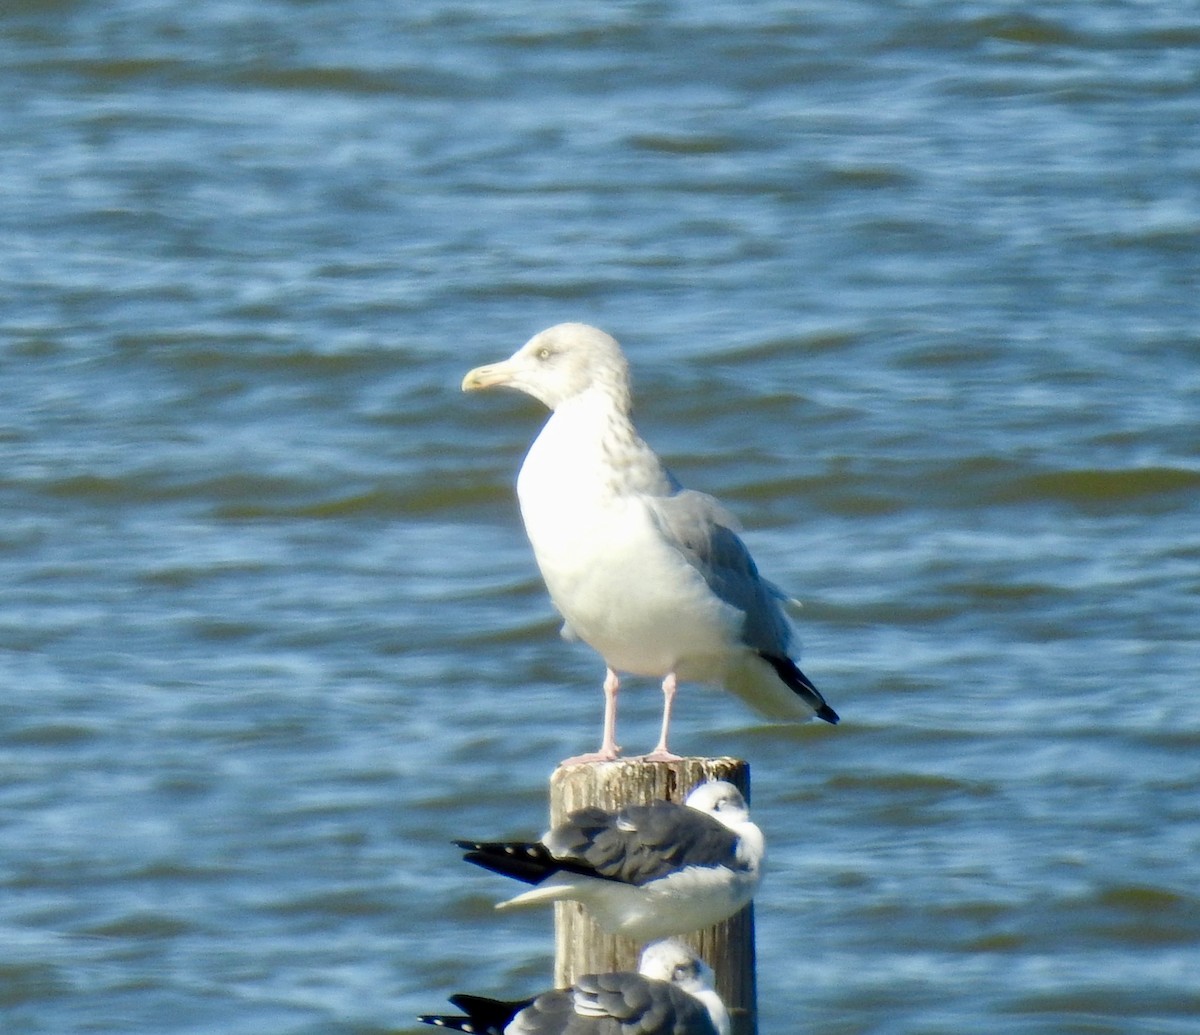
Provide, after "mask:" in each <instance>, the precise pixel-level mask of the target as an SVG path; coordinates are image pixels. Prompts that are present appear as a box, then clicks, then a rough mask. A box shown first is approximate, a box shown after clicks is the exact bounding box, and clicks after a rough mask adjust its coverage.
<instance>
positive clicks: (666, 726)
mask: <svg viewBox="0 0 1200 1035" xmlns="http://www.w3.org/2000/svg"><path fill="white" fill-rule="evenodd" d="M662 689H663V718H662V732H661V733H660V734H659V736H658V744H657V745H656V746H655V748H654V750H653V751H651V752H650V754H648V755H646V756H645V760H646V761H647V762H677V761H679V758H680V756H679V755H673V754H671V752H670V750H669V749H668V748H667V734H668V733H669V732H670V729H671V707H672V705H674V703H675V689H676V687H675V673H674V672H668V673H667V678H666V679H664V680H663V684H662Z"/></svg>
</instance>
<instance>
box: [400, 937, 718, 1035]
mask: <svg viewBox="0 0 1200 1035" xmlns="http://www.w3.org/2000/svg"><path fill="white" fill-rule="evenodd" d="M450 1002H452V1003H453V1004H454V1005H455V1006H457V1007H458V1008H459V1009H460V1010H462V1011H463V1014H462V1015H456V1016H451V1015H434V1014H426V1015H423V1016H422V1017H421V1018H420V1020H422V1021H423V1022H424V1023H426V1024H433V1025H436V1026H438V1027H440V1028H448V1029H451V1030H454V1031H463V1032H470V1033H472V1035H730V1031H731V1022H730V1019H729V1012H728V1010H726V1008H725V1004H724V1003H723V1002H722V1001H721V999H720V997H719V996H718V995H717V993H716V992H715V991H714V990H713V988H712V971H711V970H710V969H709V967H708V965H707V964H706V963H704V961H703V960H701V959H700V958H699V957H698V956H696V955H695V954H694V953H693V952H692V951H691V950H690V949H688V948H687V946H685V945H684V944H683V943H682V942H677V941H660V942H655V943H653V944H651V945H648V946H647V947H646V948H645V950H644V951H643V952H642V956H641V960H640V962H639V964H638V972H637V973H636V974H635V973H633V972H630V971H616V972H613V973H609V974H589V975H586V976H584V977H582V978H580V979H579V980H578V981H577V982H576V983H575V984H574V985H572V986H571V987H570V988H565V989H554V990H552V991H549V992H543V993H542V994H541V995H538V996H535V997H533V998H532V999H522V1000H515V1001H505V1000H498V999H486V998H483V997H482V996H469V995H455V996H451V997H450Z"/></svg>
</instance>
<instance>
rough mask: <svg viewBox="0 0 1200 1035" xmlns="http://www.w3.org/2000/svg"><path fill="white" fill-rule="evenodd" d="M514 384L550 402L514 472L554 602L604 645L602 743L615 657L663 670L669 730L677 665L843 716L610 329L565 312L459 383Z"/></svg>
mask: <svg viewBox="0 0 1200 1035" xmlns="http://www.w3.org/2000/svg"><path fill="white" fill-rule="evenodd" d="M501 385H502V386H505V387H508V388H515V389H517V390H519V391H522V392H525V393H527V394H528V395H531V396H533V397H534V398H535V399H538V400H540V401H541V402H543V403H544V404H545V405H546V406H548V407H549V408H550V409H551V410H552V411H553V412H552V413H551V415H550V419H549V420H548V421H547V422H546V425H545V427H543V428H542V431H541V434H539V435H538V437H537V438H536V439H535V440H534V443H533V445H532V446H531V447H530V449H529V453H528V454H527V455H526V457H525V462H524V464H523V465H522V466H521V473H520V475H519V476H518V478H517V495H518V497H519V499H520V503H521V515H522V517H523V518H524V521H525V530H526V532H527V533H528V535H529V541H530V543H531V544H532V545H533V552H534V556H535V557H536V559H537V563H538V567H539V568H540V569H541V573H542V577H543V579H545V582H546V587H547V589H549V591H550V598H551V600H552V601H553V602H554V606H555V607H556V608H557V609H558V611H559V612H560V613H561V614H562V616H563V618H564V619H565V620H566V625H565V626H564V630H563V631H564V634H565V635H568V636H572V637H577V638H579V639H581V640H583V641H584V642H585V643H587V644H588V645H589V646H591V647H592V648H593V649H594V650H596V651H597V652H598V653H599V654H600V656H601V657H602V658H603V659H604V662H605V664H606V666H607V673H606V676H605V680H604V696H605V708H604V736H603V740H602V742H601V744H600V750H599V751H597V752H596V753H594V754H591V755H581V756H579V757H577V758H572V759H568V760H567V763H564V764H569V763H575V762H584V761H588V762H591V761H607V760H611V759H614V758H616V757H617V755H618V754H619V752H620V748H619V747H618V746H617V741H616V704H617V689H618V686H619V677H618V675H617V673H619V672H624V673H631V674H634V675H640V676H654V677H657V678H661V679H662V689H663V698H664V700H663V717H662V732H661V734H660V736H659V740H658V744H657V746H656V747H655V748H654V750H653V751H652V752H651V753H650V754H649V755H648V756H646V757H647V758H648V759H652V760H671V759H675V758H677V757H678V756H676V755H672V754H671V752H670V750H669V748H668V746H667V735H668V732H669V729H670V723H671V706H672V703H673V701H674V699H675V688H676V684H677V682H678V681H679V680H684V679H694V680H699V681H702V682H715V683H722V684H724V685H725V687H726V688H728V689H729V690H731V691H733V692H734V693H736V694H737V695H738V696H740V697H742V698H743V699H745V700H746V701H747V702H749V703H750V704H751V705H752V706H753V707H755V708H757V709H758V710H759V711H760V712H762V713H763V714H765V715H767V716H769V717H771V718H776V719H792V720H803V719H808V718H811V717H812V716H813V715H816V716H817V717H818V718H821V719H824V720H825V721H826V722H830V723H836V722H837V721H838V716H837V713H836V712H835V711H834V710H833V709H832V708H830V707H829V705H828V704H826V703H825V698H824V697H822V696H821V694H820V692H819V691H818V690H817V688H816V687H815V686H814V685H813V684H812V682H811V681H810V680H809V679H808V677H807V676H806V675H805V674H804V673H803V672H801V671H800V669H799V667H798V666H797V665H796V662H795V661H794V660H793V655H794V654H795V643H794V637H793V633H792V628H791V624H790V623H789V622H788V619H787V616H786V614H785V613H784V610H783V607H782V604H783V603H784V602H785V601H786V600H787V599H788V598H787V597H786V595H785V594H784V593H783V592H782V591H781V590H780V589H778V588H777V587H776V586H774V585H772V584H771V583H770V582H768V581H766V580H765V579H763V578H761V577H760V576H759V574H758V569H757V568H756V567H755V565H754V561H753V559H752V558H751V557H750V553H749V551H748V550H747V549H746V546H745V544H744V543H743V542H742V540H741V539H739V538H738V536H737V533H736V531H735V529H736V527H737V523H736V521H735V520H734V519H733V518H732V517H731V516H730V515H729V513H728V512H727V511H726V510H725V509H724V508H723V507H722V506H721V505H720V504H719V503H717V501H716V500H714V499H713V498H712V497H711V496H706V495H704V494H703V493H699V492H694V491H692V490H690V489H684V488H683V487H682V486H681V485H680V484H679V482H678V481H677V480H676V479H675V478H674V476H673V475H672V474H671V473H670V471H668V470H667V469H666V467H664V466H663V464H662V461H661V460H659V458H658V457H657V456H656V455H655V454H654V452H653V451H652V450H651V449H650V447H649V446H648V445H646V443H645V442H643V441H642V439H641V438H640V436H639V435H638V433H637V431H636V429H635V428H634V426H633V421H632V419H631V417H630V406H631V400H630V386H629V368H628V365H627V364H626V362H625V357H624V355H623V354H622V352H621V348H620V346H619V345H618V344H617V342H616V341H615V340H614V339H613V338H611V337H610V336H609V335H607V334H605V333H604V332H603V331H601V330H597V329H596V328H595V327H589V326H587V325H586V324H581V323H564V324H559V325H557V326H555V327H551V328H550V329H549V330H545V331H542V332H541V333H540V334H537V335H535V336H534V337H533V338H531V339H530V340H529V341H528V342H527V343H526V344H525V345H524V346H522V347H521V348H520V349H518V350H517V352H515V353H514V354H513V355H512V356H511V357H510V358H509V359H506V360H504V361H503V362H501V363H493V364H491V365H489V366H482V367H476V368H475V369H474V370H472V371H471V372H470V373H468V374H467V376H466V377H465V378H464V379H463V383H462V387H463V391H474V390H477V389H482V388H492V387H495V386H501Z"/></svg>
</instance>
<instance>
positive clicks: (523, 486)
mask: <svg viewBox="0 0 1200 1035" xmlns="http://www.w3.org/2000/svg"><path fill="white" fill-rule="evenodd" d="M543 437H544V436H543ZM539 445H541V446H543V447H544V446H545V443H543V442H542V439H541V438H539V440H538V442H536V443H535V444H534V448H533V449H531V450H530V455H529V457H528V458H527V459H526V462H525V465H524V466H523V467H522V469H521V475H520V478H519V480H518V483H517V489H518V495H519V496H520V500H521V513H522V516H523V518H524V520H525V528H526V532H527V533H528V535H529V540H530V542H531V544H532V545H533V550H534V555H535V556H536V558H537V562H538V567H539V568H540V569H541V572H542V577H543V578H544V579H545V581H546V586H547V588H548V589H549V591H550V597H551V599H552V600H553V601H554V604H555V606H556V607H557V608H558V610H559V612H560V613H561V614H562V616H563V618H564V619H566V621H567V624H568V625H569V626H570V627H571V629H572V630H573V631H574V633H575V634H576V635H577V636H578V637H579V638H580V639H582V640H583V641H584V642H585V643H587V644H588V645H589V646H591V647H592V648H593V649H594V650H596V651H597V652H598V653H599V654H600V655H601V656H602V657H603V658H604V660H605V662H606V663H607V664H608V665H609V666H610V667H612V668H613V669H615V670H617V671H619V672H630V673H634V674H637V675H647V676H663V675H666V673H668V672H676V673H677V674H679V675H680V676H682V677H683V678H689V679H701V680H717V679H719V678H720V676H721V670H722V668H723V665H724V662H725V660H726V658H727V656H728V653H729V651H730V649H731V645H732V644H735V643H736V642H737V631H738V628H739V625H740V622H741V615H740V613H739V612H738V611H736V610H735V609H734V608H732V607H730V606H728V605H727V604H724V603H723V602H721V601H720V600H719V599H718V598H717V597H716V596H714V595H713V593H712V592H711V591H710V590H709V588H708V586H707V584H706V583H705V581H704V579H703V578H702V576H701V575H700V573H699V572H698V571H697V570H696V569H695V568H694V567H693V566H692V565H691V564H690V563H689V562H688V560H687V558H686V557H685V556H684V555H683V554H682V553H681V552H680V551H679V550H678V549H676V548H675V547H674V546H673V545H671V543H670V542H669V541H668V540H666V539H664V538H663V536H662V534H661V532H660V531H659V529H658V526H657V525H656V524H655V522H654V519H653V516H652V515H651V513H650V511H649V509H648V508H647V506H646V504H645V502H643V500H642V499H641V498H640V497H638V496H637V495H619V494H617V495H614V494H613V493H612V492H611V491H608V490H607V489H606V487H605V486H604V485H602V484H601V485H598V484H597V480H596V478H595V477H594V476H590V477H589V475H588V474H587V471H586V466H587V465H586V464H581V463H580V462H579V458H578V457H577V456H572V457H571V458H569V459H566V460H565V462H564V458H562V457H559V456H558V455H557V454H556V452H555V451H554V450H552V449H549V450H548V449H545V448H543V449H541V450H540V451H539V449H538V447H539ZM593 475H594V472H593Z"/></svg>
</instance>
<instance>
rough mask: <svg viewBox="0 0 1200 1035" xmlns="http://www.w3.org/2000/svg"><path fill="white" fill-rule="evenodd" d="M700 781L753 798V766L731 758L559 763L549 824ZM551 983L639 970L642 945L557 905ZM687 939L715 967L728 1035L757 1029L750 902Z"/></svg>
mask: <svg viewBox="0 0 1200 1035" xmlns="http://www.w3.org/2000/svg"><path fill="white" fill-rule="evenodd" d="M705 780H728V781H729V782H730V783H731V784H733V785H734V786H735V787H737V789H738V790H740V791H741V792H742V794H743V795H744V796H745V798H746V801H747V802H749V800H750V767H749V766H748V765H747V764H746V763H745V762H743V761H741V760H740V759H736V758H683V759H680V760H679V761H677V762H643V761H641V760H640V759H630V760H629V761H620V760H618V761H616V762H591V763H586V764H583V765H572V766H560V767H559V768H558V769H556V770H555V771H554V775H553V776H551V777H550V823H551V825H552V826H553V825H554V824H556V823H560V822H562V821H563V820H565V819H566V817H567V814H568V813H569V812H574V811H575V810H576V809H581V808H586V807H588V806H592V805H595V806H599V807H600V808H603V809H617V808H620V807H622V806H623V805H645V804H647V803H648V802H650V801H652V800H654V799H656V798H665V799H666V800H668V801H678V802H682V801H683V800H684V798H686V797H687V796H688V794H689V793H691V791H692V790H693V789H694V788H695V787H696V786H697V785H699V784H701V783H704V781H705ZM554 936H555V937H554V941H555V954H554V983H555V985H556V986H557V987H559V988H565V987H566V986H568V985H570V984H572V983H573V982H574V981H575V980H576V979H577V978H579V977H581V976H582V975H584V974H596V973H603V972H605V971H612V970H636V969H637V963H638V955H639V954H640V952H641V950H642V948H643V946H641V945H639V944H638V943H636V942H634V941H632V940H630V939H628V938H622V937H618V936H616V935H610V934H606V933H605V932H604V931H602V930H601V929H600V928H599V927H598V926H597V925H596V923H595V922H594V921H593V920H592V918H591V917H589V916H588V915H587V914H586V913H585V912H584V909H583V907H582V906H581V905H579V903H577V902H557V903H555V906H554ZM683 940H684V941H686V942H687V943H688V945H690V946H691V947H692V949H693V950H694V951H695V952H696V953H698V954H699V955H700V956H701V957H702V958H703V959H704V960H705V961H706V962H707V963H708V965H709V966H711V967H712V968H713V970H714V971H715V973H716V983H717V992H718V993H719V994H720V996H721V998H722V1000H724V1002H725V1006H726V1007H727V1008H728V1009H729V1014H730V1017H731V1018H732V1020H733V1035H755V1033H756V1032H757V1030H758V1027H757V1025H758V1017H757V1004H756V1001H755V984H754V980H755V979H754V905H753V903H751V904H750V905H748V906H746V907H745V908H744V909H742V910H741V912H739V913H737V914H736V915H735V916H732V917H730V918H729V919H728V920H726V921H724V922H723V923H720V924H717V925H716V926H715V927H710V928H708V929H706V930H703V931H698V932H696V933H695V934H692V935H688V936H685V937H684V939H683Z"/></svg>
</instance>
